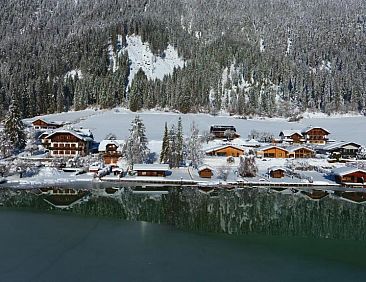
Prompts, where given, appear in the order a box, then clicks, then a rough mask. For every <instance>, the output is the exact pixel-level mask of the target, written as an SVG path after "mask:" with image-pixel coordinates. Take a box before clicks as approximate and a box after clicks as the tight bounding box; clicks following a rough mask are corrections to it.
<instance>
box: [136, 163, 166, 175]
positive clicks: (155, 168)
mask: <svg viewBox="0 0 366 282" xmlns="http://www.w3.org/2000/svg"><path fill="white" fill-rule="evenodd" d="M132 171H135V172H136V173H137V176H160V177H165V176H167V174H168V172H169V165H168V164H135V165H133V168H132Z"/></svg>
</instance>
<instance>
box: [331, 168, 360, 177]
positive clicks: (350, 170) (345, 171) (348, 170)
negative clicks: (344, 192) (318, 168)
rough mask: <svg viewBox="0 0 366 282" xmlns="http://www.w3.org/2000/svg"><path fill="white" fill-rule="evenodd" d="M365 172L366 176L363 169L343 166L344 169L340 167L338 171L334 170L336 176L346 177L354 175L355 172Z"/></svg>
mask: <svg viewBox="0 0 366 282" xmlns="http://www.w3.org/2000/svg"><path fill="white" fill-rule="evenodd" d="M358 171H360V172H363V173H365V174H366V170H363V169H361V168H357V167H350V166H343V167H339V168H336V169H333V171H332V172H333V174H335V175H339V176H344V175H347V174H350V173H354V172H358Z"/></svg>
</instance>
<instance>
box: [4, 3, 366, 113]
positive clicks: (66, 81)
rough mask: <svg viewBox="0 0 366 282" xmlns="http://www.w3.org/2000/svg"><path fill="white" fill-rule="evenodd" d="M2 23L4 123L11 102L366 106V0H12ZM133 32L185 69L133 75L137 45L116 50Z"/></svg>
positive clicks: (49, 109) (334, 109) (183, 108)
mask: <svg viewBox="0 0 366 282" xmlns="http://www.w3.org/2000/svg"><path fill="white" fill-rule="evenodd" d="M0 19H1V20H0V119H2V118H4V117H5V115H6V113H7V111H8V108H9V105H10V103H11V101H12V99H14V100H15V101H16V102H17V104H18V106H19V108H20V110H21V112H22V116H23V117H29V116H34V115H37V114H43V113H53V112H59V111H67V110H70V109H75V110H79V109H84V108H86V107H89V106H98V107H101V108H111V107H114V106H124V107H128V108H130V109H131V110H133V111H138V110H141V109H151V108H157V109H168V110H178V111H180V112H182V113H186V112H208V113H211V114H217V113H218V112H219V111H221V110H224V111H227V112H230V113H232V114H239V115H243V116H250V115H265V116H294V115H297V114H298V113H301V112H303V111H306V110H311V111H320V112H325V113H328V114H330V113H342V112H350V111H355V112H363V111H364V109H365V102H366V80H365V78H366V2H365V1H364V0H348V1H345V0H296V1H295V0H256V1H253V0H230V1H225V0H221V1H219V0H58V1H57V0H27V1H25V0H3V1H2V3H1V9H0ZM132 34H135V35H140V36H141V38H142V39H143V41H144V42H148V43H149V45H150V47H151V50H152V52H153V53H154V54H155V55H156V56H161V57H164V50H165V49H166V48H167V46H168V44H171V45H172V46H174V47H175V48H176V49H177V50H178V53H179V56H180V57H181V58H183V59H184V60H185V66H184V67H183V68H177V69H175V70H174V72H173V73H172V74H170V75H167V76H165V77H164V79H162V80H159V79H156V80H150V79H149V78H148V77H147V76H146V75H145V74H144V72H143V71H142V70H140V71H139V72H138V73H137V74H136V75H135V77H134V79H133V81H131V82H129V81H128V76H129V72H130V61H129V56H128V53H127V52H124V53H122V54H121V55H120V56H118V61H117V65H118V68H117V69H116V70H112V69H111V67H110V65H111V58H110V57H109V52H108V47H109V46H112V48H113V50H116V51H119V50H121V48H123V46H124V45H125V44H126V36H129V35H132ZM118 38H122V42H120V41H119V40H118ZM73 70H79V71H80V73H81V74H82V76H81V75H80V76H79V75H77V74H76V75H68V74H69V73H70V72H71V71H73ZM128 85H130V87H128Z"/></svg>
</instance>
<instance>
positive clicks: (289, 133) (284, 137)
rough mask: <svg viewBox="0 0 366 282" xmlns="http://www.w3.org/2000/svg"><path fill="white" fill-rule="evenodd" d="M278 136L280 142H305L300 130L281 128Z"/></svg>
mask: <svg viewBox="0 0 366 282" xmlns="http://www.w3.org/2000/svg"><path fill="white" fill-rule="evenodd" d="M279 136H280V141H281V143H288V144H302V143H304V142H305V139H304V136H303V135H302V133H301V130H282V131H281V132H280V135H279Z"/></svg>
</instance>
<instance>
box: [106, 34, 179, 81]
mask: <svg viewBox="0 0 366 282" xmlns="http://www.w3.org/2000/svg"><path fill="white" fill-rule="evenodd" d="M118 41H119V42H120V43H121V44H122V38H121V36H119V37H118ZM126 43H127V46H125V47H123V48H122V49H121V50H120V51H119V52H118V54H115V53H114V52H113V48H112V47H111V46H110V47H109V56H110V60H111V67H110V68H111V70H113V71H115V70H116V69H117V65H116V57H117V56H119V55H121V54H122V53H124V52H128V57H129V60H130V62H131V65H130V75H129V77H128V83H129V84H128V85H129V86H130V85H131V82H132V79H133V78H134V76H135V74H136V73H137V71H138V70H139V69H140V68H141V69H142V70H143V71H144V72H145V74H146V76H147V77H148V78H149V79H156V78H157V79H163V77H164V76H165V75H168V74H171V73H173V70H174V68H179V67H180V68H182V67H183V66H184V60H183V59H182V58H180V57H179V55H178V52H177V50H175V49H174V47H173V46H172V45H170V44H169V45H168V47H167V49H166V50H165V51H164V54H165V56H164V58H162V57H159V56H156V55H154V54H153V53H152V52H151V49H150V46H149V43H147V42H142V39H141V36H139V35H131V36H127V37H126Z"/></svg>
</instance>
